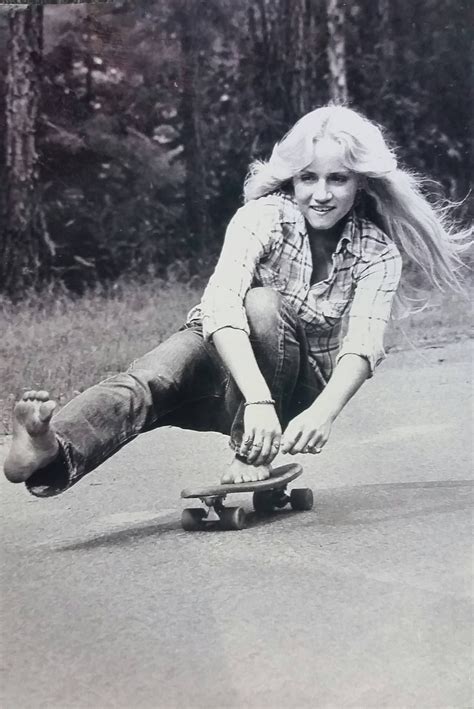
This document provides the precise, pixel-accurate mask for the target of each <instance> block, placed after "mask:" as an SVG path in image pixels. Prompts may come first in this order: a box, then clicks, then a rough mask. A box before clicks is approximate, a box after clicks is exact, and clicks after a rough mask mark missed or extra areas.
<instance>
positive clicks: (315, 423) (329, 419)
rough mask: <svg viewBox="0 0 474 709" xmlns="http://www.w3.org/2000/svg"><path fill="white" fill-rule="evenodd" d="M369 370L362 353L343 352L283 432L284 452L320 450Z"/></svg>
mask: <svg viewBox="0 0 474 709" xmlns="http://www.w3.org/2000/svg"><path fill="white" fill-rule="evenodd" d="M369 374H370V368H369V363H368V361H367V360H366V359H365V358H364V357H360V356H359V355H356V354H346V355H345V356H344V357H342V358H341V359H340V360H339V362H338V364H337V366H336V368H335V369H334V372H333V374H332V377H331V379H330V380H329V382H328V384H327V385H326V387H325V388H324V390H323V391H322V392H321V394H320V395H319V396H318V398H317V399H316V400H315V401H314V403H313V404H311V406H310V407H309V408H308V409H306V410H305V411H303V412H302V413H301V414H299V415H298V416H296V417H295V418H294V419H293V420H292V421H290V423H289V424H288V427H287V429H286V431H285V433H284V435H283V447H282V452H283V453H292V454H294V453H303V452H305V449H306V448H310V449H313V450H311V451H310V452H314V453H316V452H318V453H319V452H320V450H321V449H322V448H323V446H324V445H325V444H326V442H327V440H328V438H329V435H330V433H331V427H332V424H333V423H334V421H335V419H336V418H337V416H338V415H339V414H340V413H341V411H342V409H343V408H344V406H345V405H346V404H347V402H348V401H349V400H350V399H351V398H352V397H353V396H354V394H355V393H356V391H357V390H358V389H359V388H360V387H361V386H362V384H363V383H364V382H365V380H366V379H367V378H368V376H369Z"/></svg>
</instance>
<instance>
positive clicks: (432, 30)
mask: <svg viewBox="0 0 474 709" xmlns="http://www.w3.org/2000/svg"><path fill="white" fill-rule="evenodd" d="M387 6H388V8H389V11H387ZM384 8H385V9H384ZM387 12H389V14H388V15H387ZM5 20H6V11H5V10H4V11H1V12H0V56H1V57H2V58H3V57H4V56H5V55H6V51H7V24H6V21H5ZM190 28H191V30H190ZM190 32H191V34H189V33H190ZM186 33H187V34H186ZM326 43H327V33H326V14H325V3H324V2H323V0H142V1H141V2H140V3H139V4H137V3H132V2H130V1H127V0H121V2H118V1H116V2H114V3H109V4H99V5H97V4H96V5H93V4H87V5H74V6H51V7H46V8H45V20H44V50H43V66H42V106H41V119H40V124H39V132H38V151H39V154H40V158H41V164H40V168H41V185H42V192H41V200H42V203H43V207H44V212H45V215H46V221H47V225H48V231H49V234H50V236H51V238H52V239H53V241H54V242H55V243H56V245H57V250H56V258H55V261H54V265H53V276H54V279H55V280H60V281H62V282H64V283H66V284H67V286H68V287H69V288H72V289H73V290H75V291H82V290H83V289H84V288H85V287H86V286H87V285H93V284H95V283H98V282H104V281H111V282H113V281H114V280H116V279H117V278H118V277H119V276H120V275H122V274H128V275H130V276H132V275H134V274H135V275H136V274H142V273H151V274H156V275H159V276H162V277H166V276H167V275H169V274H170V273H172V274H180V275H181V277H185V278H189V277H192V276H193V274H195V273H201V274H206V273H207V272H209V270H210V268H211V265H212V263H213V261H214V257H215V254H216V252H217V250H218V249H219V246H220V244H221V241H222V236H223V232H224V229H225V225H226V223H227V221H228V219H229V217H230V216H231V214H232V213H233V211H234V210H235V209H236V207H237V206H239V204H240V200H241V193H242V182H243V177H244V175H245V172H246V168H247V165H248V163H249V161H250V160H251V159H252V158H254V157H258V156H262V155H265V154H266V153H267V152H268V150H269V149H270V147H271V145H272V143H273V142H274V141H275V140H276V139H278V138H279V137H280V136H281V135H282V133H283V132H284V131H285V130H286V129H287V128H288V127H289V125H290V124H291V123H292V122H293V121H294V120H295V119H296V118H297V117H298V116H299V115H300V114H301V113H302V112H304V111H306V110H309V109H311V108H312V107H315V106H316V105H320V104H321V103H324V102H326V101H327V99H328V71H329V70H328V64H327V58H326V51H325V50H326ZM469 45H470V39H469V22H468V3H467V0H418V1H417V2H416V3H413V2H411V0H400V2H398V3H390V2H385V4H384V3H383V2H382V1H381V0H378V2H374V0H357V2H353V3H350V5H349V6H348V7H347V9H346V51H347V70H348V86H349V94H350V98H351V103H352V104H353V105H354V106H355V107H358V108H360V109H362V110H364V111H366V112H367V113H368V114H369V115H370V116H371V117H372V118H375V119H376V120H379V121H380V122H381V123H383V124H384V125H386V126H387V129H388V132H389V135H390V136H391V138H392V139H393V140H394V142H396V143H397V144H399V145H400V153H401V156H402V159H403V160H404V162H406V163H409V164H410V165H412V166H413V167H415V168H416V169H419V170H422V171H424V170H426V171H428V172H429V173H430V174H431V175H432V176H433V177H434V178H437V179H439V180H441V182H442V183H443V186H444V187H445V188H446V189H447V191H448V194H449V195H450V197H451V198H453V199H456V198H457V199H459V198H460V197H463V196H464V195H465V194H466V193H467V191H468V186H469V170H470V167H471V165H470V154H471V153H470V148H471V144H470V134H469V124H470V113H469V112H470V104H469V95H468V91H467V87H468V86H469V83H470V82H469V78H470V77H469V66H470V64H469V51H470V49H469ZM1 64H2V67H3V66H5V62H2V63H1ZM190 81H191V82H192V93H193V96H191V97H190V95H189V90H190V88H189V87H190V84H189V82H190ZM4 85H5V75H2V76H0V137H1V138H2V142H3V138H4V135H5V119H4V93H5V92H4ZM0 164H1V163H0ZM3 176H4V175H3V174H2V168H1V167H0V179H1V178H2V177H3ZM3 197H4V195H2V199H3ZM2 206H3V205H1V204H0V207H2ZM1 226H2V225H1V223H0V228H1Z"/></svg>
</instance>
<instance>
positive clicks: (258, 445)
mask: <svg viewBox="0 0 474 709" xmlns="http://www.w3.org/2000/svg"><path fill="white" fill-rule="evenodd" d="M262 446H263V443H252V448H262Z"/></svg>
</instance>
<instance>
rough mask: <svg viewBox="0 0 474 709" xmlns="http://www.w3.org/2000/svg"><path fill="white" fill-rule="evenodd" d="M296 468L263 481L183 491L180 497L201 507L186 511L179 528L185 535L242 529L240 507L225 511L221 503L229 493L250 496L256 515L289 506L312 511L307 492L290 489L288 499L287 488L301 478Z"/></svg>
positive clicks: (280, 470) (285, 467)
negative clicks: (242, 493) (184, 531)
mask: <svg viewBox="0 0 474 709" xmlns="http://www.w3.org/2000/svg"><path fill="white" fill-rule="evenodd" d="M302 472H303V470H302V468H301V466H300V465H298V464H290V465H283V466H281V467H280V468H275V469H274V470H272V472H271V476H270V478H269V479H267V480H261V481H258V482H251V483H234V484H224V485H217V486H214V487H207V488H201V489H195V490H194V489H186V490H183V491H182V493H181V497H183V498H186V499H189V498H195V499H196V498H197V499H199V500H201V502H202V503H203V504H204V505H205V508H203V507H188V508H186V509H185V510H183V513H182V515H181V525H182V527H183V529H184V530H186V531H189V532H191V531H196V530H199V529H205V528H206V527H208V526H209V527H211V526H216V525H217V526H220V527H221V528H223V529H228V530H238V529H243V528H244V527H245V521H246V514H245V511H244V509H243V508H242V507H226V506H225V505H224V504H223V503H224V500H225V498H226V497H227V495H228V494H230V493H240V492H253V506H254V509H255V512H256V513H257V515H261V516H263V515H269V514H271V513H272V512H274V510H275V509H277V508H278V509H281V508H283V507H285V506H286V505H288V504H290V505H291V507H292V508H293V509H294V510H301V511H302V510H310V509H311V508H312V507H313V493H312V491H311V489H310V488H300V489H293V490H292V491H291V493H290V494H289V495H288V494H287V492H286V487H287V484H288V483H289V482H290V481H291V480H294V478H296V477H298V476H299V475H301V473H302Z"/></svg>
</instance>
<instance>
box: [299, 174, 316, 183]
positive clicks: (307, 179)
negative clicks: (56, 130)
mask: <svg viewBox="0 0 474 709" xmlns="http://www.w3.org/2000/svg"><path fill="white" fill-rule="evenodd" d="M314 179H315V177H314V175H311V174H310V173H308V174H306V175H301V177H300V180H301V182H313V181H314Z"/></svg>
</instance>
